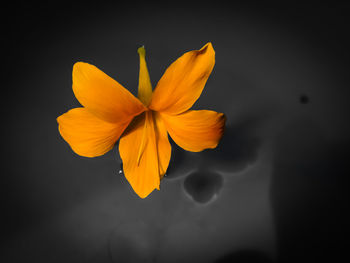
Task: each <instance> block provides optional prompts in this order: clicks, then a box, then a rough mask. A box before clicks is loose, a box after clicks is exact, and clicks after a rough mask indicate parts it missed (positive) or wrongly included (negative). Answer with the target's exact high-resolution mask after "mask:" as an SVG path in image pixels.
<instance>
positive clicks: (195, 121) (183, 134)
mask: <svg viewBox="0 0 350 263" xmlns="http://www.w3.org/2000/svg"><path fill="white" fill-rule="evenodd" d="M161 116H162V119H163V121H164V123H165V127H166V129H167V130H168V132H169V134H170V136H171V138H172V139H173V140H174V141H175V142H176V144H177V145H179V146H180V147H182V148H183V149H185V150H187V151H191V152H200V151H202V150H204V149H208V148H215V147H216V146H217V145H218V143H219V141H220V139H221V137H222V135H223V133H224V127H225V121H226V117H225V115H224V114H223V113H218V112H215V111H209V110H199V111H187V112H185V113H182V114H179V115H168V114H164V113H162V114H161Z"/></svg>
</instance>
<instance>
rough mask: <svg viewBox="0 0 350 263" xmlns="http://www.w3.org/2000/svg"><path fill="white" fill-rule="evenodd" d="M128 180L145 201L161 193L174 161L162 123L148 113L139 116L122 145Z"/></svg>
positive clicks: (120, 145) (128, 129) (124, 136)
mask: <svg viewBox="0 0 350 263" xmlns="http://www.w3.org/2000/svg"><path fill="white" fill-rule="evenodd" d="M119 153H120V156H121V158H122V161H123V169H124V174H125V177H126V179H127V180H128V181H129V183H130V185H131V186H132V188H133V189H134V191H135V192H136V194H138V195H139V196H140V197H141V198H145V197H147V196H148V195H149V194H150V193H151V192H152V191H153V190H154V189H155V188H157V189H158V190H159V184H160V179H161V178H162V177H163V175H164V173H165V171H166V169H167V168H168V164H169V161H170V154H171V146H170V143H169V140H168V135H167V132H166V130H165V127H164V125H163V124H162V122H161V121H160V120H159V119H158V118H157V116H154V113H152V112H151V111H147V112H145V113H143V114H141V115H140V116H137V117H136V118H135V119H134V120H133V121H132V123H131V124H130V125H129V127H128V128H127V129H126V131H125V132H124V134H123V136H122V138H121V139H120V143H119Z"/></svg>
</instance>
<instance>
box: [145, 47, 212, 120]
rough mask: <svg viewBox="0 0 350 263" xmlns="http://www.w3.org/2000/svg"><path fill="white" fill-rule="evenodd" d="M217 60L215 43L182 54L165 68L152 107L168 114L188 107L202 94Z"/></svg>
mask: <svg viewBox="0 0 350 263" xmlns="http://www.w3.org/2000/svg"><path fill="white" fill-rule="evenodd" d="M214 64H215V51H214V49H213V46H212V44H211V43H208V44H206V45H205V46H204V47H202V48H201V49H200V50H195V51H190V52H187V53H185V54H184V55H183V56H181V57H180V58H178V59H177V60H176V61H175V62H174V63H172V64H171V65H170V66H169V67H168V69H167V70H166V71H165V73H164V75H163V76H162V78H161V79H160V80H159V82H158V84H157V86H156V88H155V89H154V92H153V95H152V100H151V103H150V105H149V108H150V109H152V110H155V111H162V112H165V113H168V114H179V113H182V112H184V111H186V110H188V109H189V108H190V107H191V106H192V105H193V104H194V103H195V102H196V100H197V99H198V98H199V96H200V95H201V93H202V91H203V88H204V85H205V83H206V82H207V79H208V78H209V75H210V73H211V71H212V70H213V67H214Z"/></svg>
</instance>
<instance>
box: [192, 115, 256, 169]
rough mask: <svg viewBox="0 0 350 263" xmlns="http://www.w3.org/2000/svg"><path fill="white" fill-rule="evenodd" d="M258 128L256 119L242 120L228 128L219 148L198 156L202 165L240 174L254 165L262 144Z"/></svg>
mask: <svg viewBox="0 0 350 263" xmlns="http://www.w3.org/2000/svg"><path fill="white" fill-rule="evenodd" d="M257 126H258V119H256V118H247V119H242V120H239V121H237V122H236V123H233V124H232V125H229V126H227V127H226V129H225V133H224V136H223V138H222V139H221V141H220V143H219V145H218V146H217V148H215V149H208V150H205V151H203V152H201V153H199V154H198V155H199V158H200V159H201V165H202V166H205V167H208V169H213V170H218V171H223V172H238V171H241V170H243V169H244V168H246V167H247V166H248V165H249V164H252V163H254V162H255V161H256V160H257V157H258V150H259V146H260V144H261V141H260V139H259V137H258V135H257V134H256V133H257Z"/></svg>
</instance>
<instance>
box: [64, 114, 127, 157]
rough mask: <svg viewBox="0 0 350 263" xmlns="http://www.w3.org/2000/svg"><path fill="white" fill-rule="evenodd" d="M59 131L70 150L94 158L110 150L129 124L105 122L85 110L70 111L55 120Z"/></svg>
mask: <svg viewBox="0 0 350 263" xmlns="http://www.w3.org/2000/svg"><path fill="white" fill-rule="evenodd" d="M57 122H58V124H59V127H58V129H59V131H60V134H61V136H62V137H63V139H64V140H65V141H66V142H67V143H68V144H69V145H70V147H71V148H72V150H73V151H74V152H75V153H76V154H78V155H81V156H85V157H96V156H100V155H103V154H104V153H106V152H108V151H109V150H111V149H112V148H113V146H114V144H115V142H116V141H117V140H118V139H119V137H120V135H121V134H122V133H123V131H124V130H125V129H126V127H127V126H128V124H129V122H120V123H109V122H105V121H103V120H101V119H99V118H98V117H96V116H95V115H93V114H92V113H90V112H89V111H88V110H86V109H85V108H75V109H72V110H70V111H68V112H66V113H64V114H62V115H61V116H59V117H58V118H57Z"/></svg>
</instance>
